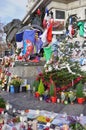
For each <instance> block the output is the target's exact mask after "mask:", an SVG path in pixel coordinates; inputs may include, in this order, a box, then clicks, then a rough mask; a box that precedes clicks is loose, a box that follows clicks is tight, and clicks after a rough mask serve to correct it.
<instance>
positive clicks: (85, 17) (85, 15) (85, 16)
mask: <svg viewBox="0 0 86 130" xmlns="http://www.w3.org/2000/svg"><path fill="white" fill-rule="evenodd" d="M85 19H86V9H85Z"/></svg>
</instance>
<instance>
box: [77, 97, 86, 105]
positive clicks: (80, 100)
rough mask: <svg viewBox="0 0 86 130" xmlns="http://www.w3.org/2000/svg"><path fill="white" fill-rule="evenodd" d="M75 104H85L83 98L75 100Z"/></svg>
mask: <svg viewBox="0 0 86 130" xmlns="http://www.w3.org/2000/svg"><path fill="white" fill-rule="evenodd" d="M77 102H78V103H79V104H83V103H84V102H85V98H83V97H82V98H77Z"/></svg>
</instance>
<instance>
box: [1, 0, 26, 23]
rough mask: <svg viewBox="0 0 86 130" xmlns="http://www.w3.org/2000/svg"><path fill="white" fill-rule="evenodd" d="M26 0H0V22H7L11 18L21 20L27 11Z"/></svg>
mask: <svg viewBox="0 0 86 130" xmlns="http://www.w3.org/2000/svg"><path fill="white" fill-rule="evenodd" d="M26 5H27V0H0V22H2V23H3V24H7V23H9V22H10V21H12V20H13V19H20V20H22V19H23V18H24V16H25V15H26V13H27V10H26Z"/></svg>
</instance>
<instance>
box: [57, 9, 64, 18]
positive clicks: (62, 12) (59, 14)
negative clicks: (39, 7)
mask: <svg viewBox="0 0 86 130" xmlns="http://www.w3.org/2000/svg"><path fill="white" fill-rule="evenodd" d="M55 18H56V19H65V12H64V11H60V10H56V17H55Z"/></svg>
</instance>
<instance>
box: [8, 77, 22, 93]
mask: <svg viewBox="0 0 86 130" xmlns="http://www.w3.org/2000/svg"><path fill="white" fill-rule="evenodd" d="M21 84H22V79H21V78H20V77H18V76H14V77H12V78H11V82H10V86H11V85H12V86H13V87H14V92H15V93H17V92H19V91H20V85H21ZM10 89H11V88H10Z"/></svg>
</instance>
